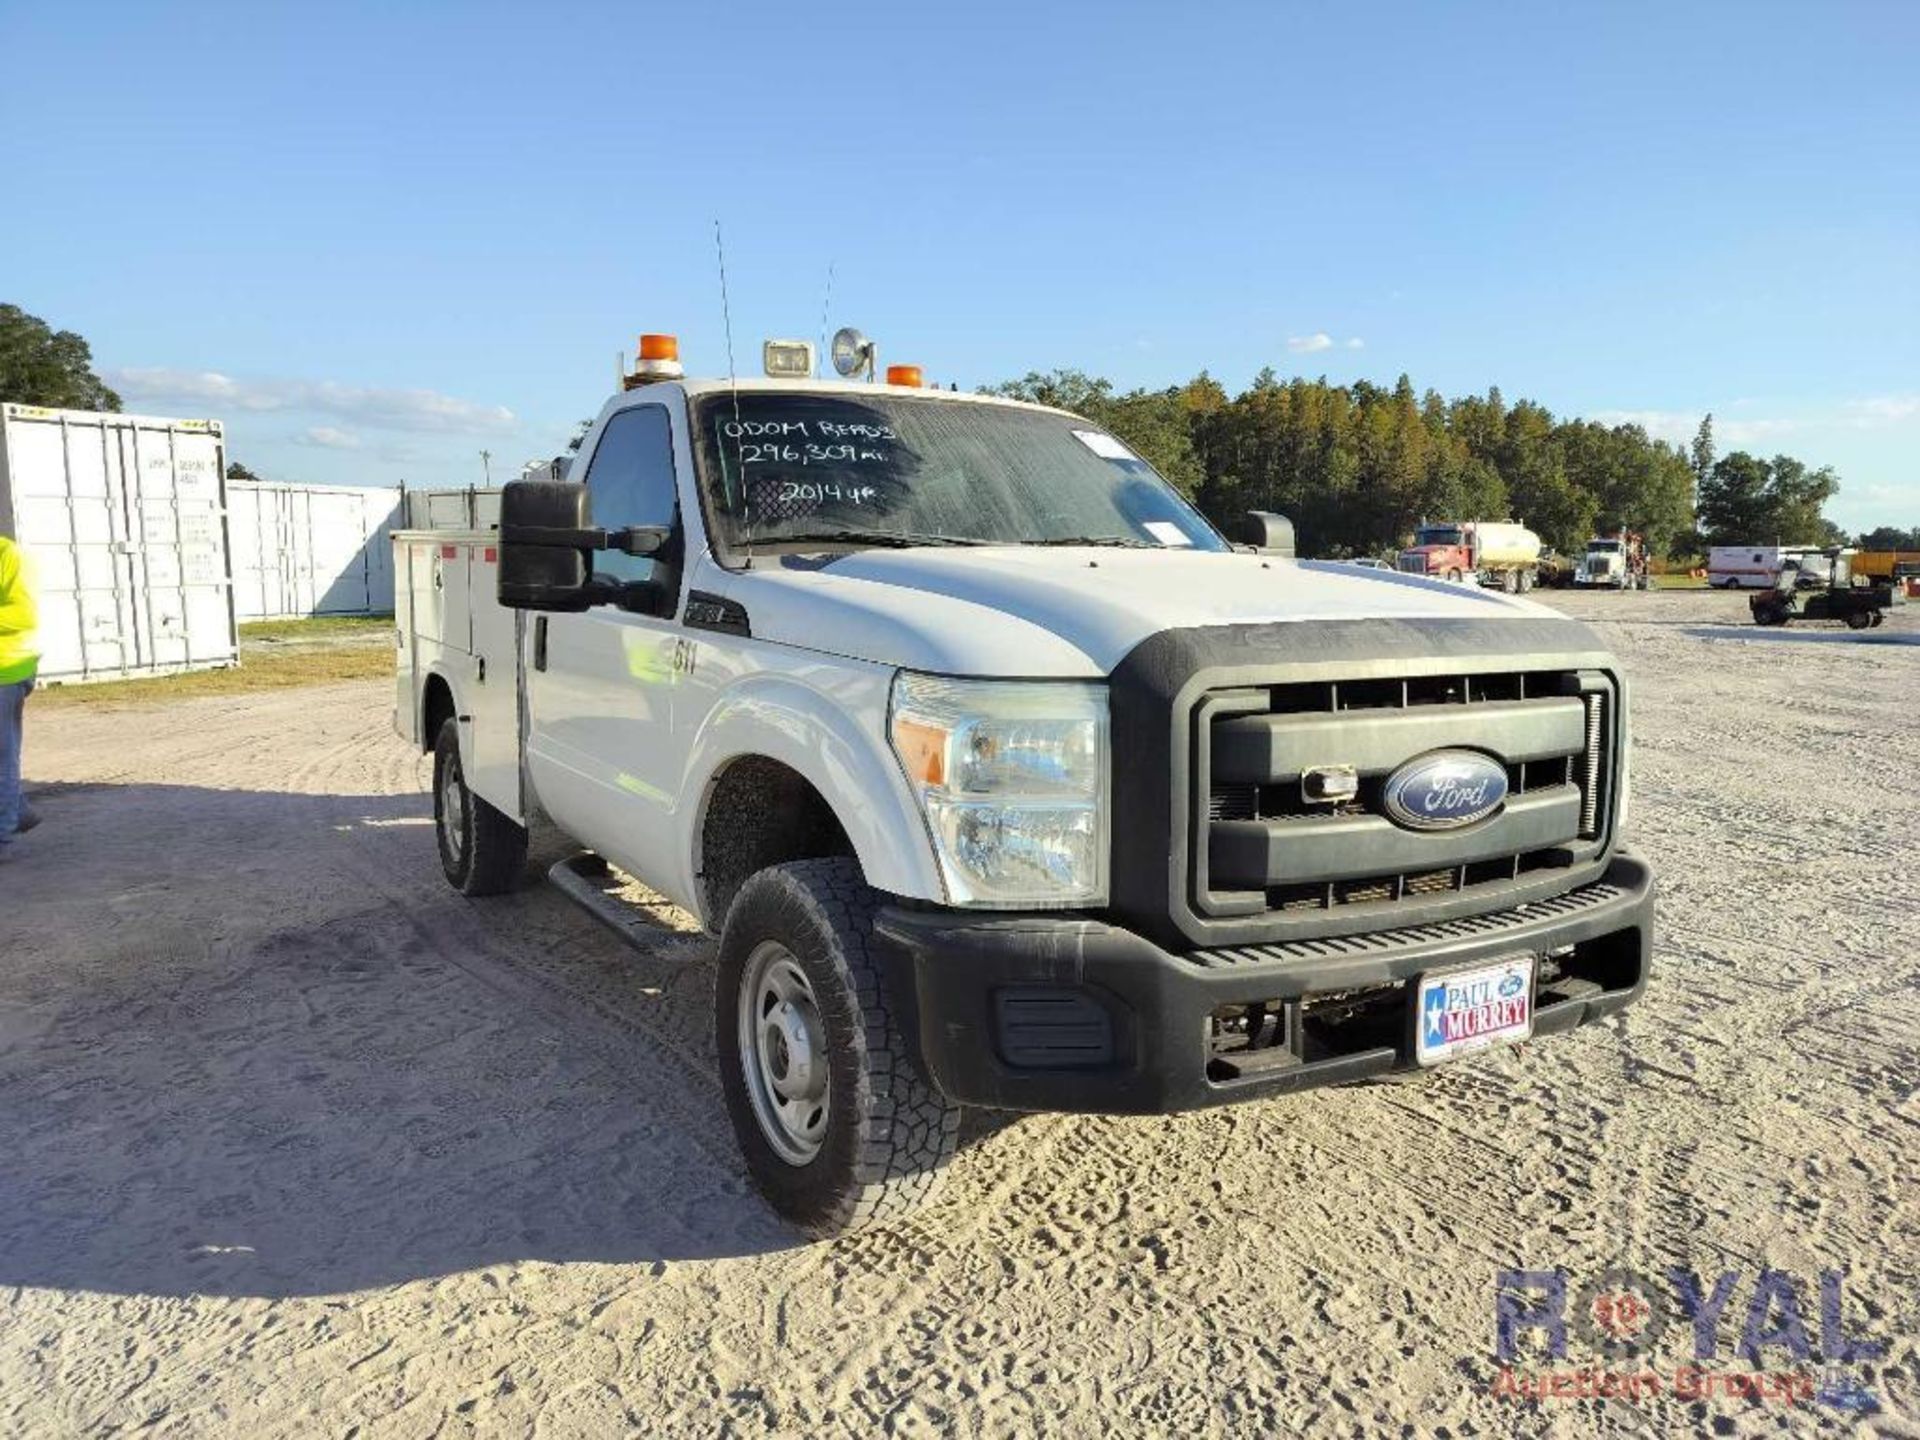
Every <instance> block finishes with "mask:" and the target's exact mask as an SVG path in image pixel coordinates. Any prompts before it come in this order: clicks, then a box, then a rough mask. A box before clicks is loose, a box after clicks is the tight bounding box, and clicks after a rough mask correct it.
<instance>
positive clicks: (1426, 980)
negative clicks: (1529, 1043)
mask: <svg viewBox="0 0 1920 1440" xmlns="http://www.w3.org/2000/svg"><path fill="white" fill-rule="evenodd" d="M1415 1004H1416V1005H1417V1007H1418V1008H1417V1009H1416V1011H1415V1012H1414V1017H1413V1024H1414V1046H1413V1058H1414V1059H1415V1060H1416V1061H1417V1062H1418V1063H1419V1064H1421V1065H1438V1064H1439V1063H1440V1062H1441V1061H1443V1060H1452V1059H1454V1058H1455V1057H1457V1056H1460V1055H1466V1054H1470V1053H1471V1052H1473V1051H1475V1050H1485V1049H1486V1048H1488V1047H1489V1046H1492V1045H1505V1044H1508V1043H1510V1042H1512V1041H1515V1040H1524V1039H1526V1038H1527V1037H1528V1036H1529V1035H1531V1034H1533V956H1531V955H1509V956H1506V957H1505V958H1504V959H1500V960H1493V961H1490V962H1488V963H1487V964H1485V965H1476V966H1474V967H1473V968H1472V969H1470V970H1449V971H1444V972H1442V973H1440V974H1436V975H1423V976H1421V977H1420V991H1419V996H1418V998H1417V1000H1416V1001H1415Z"/></svg>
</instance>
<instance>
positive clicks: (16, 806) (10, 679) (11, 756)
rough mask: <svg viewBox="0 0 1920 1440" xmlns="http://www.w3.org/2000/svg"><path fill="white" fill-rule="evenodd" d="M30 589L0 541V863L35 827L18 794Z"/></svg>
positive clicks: (28, 686) (15, 552)
mask: <svg viewBox="0 0 1920 1440" xmlns="http://www.w3.org/2000/svg"><path fill="white" fill-rule="evenodd" d="M31 585H32V576H31V574H30V570H29V567H28V565H27V557H26V556H25V554H23V553H22V551H21V549H20V547H19V546H18V545H16V544H14V542H13V541H12V540H10V539H8V538H7V537H6V536H5V535H0V860H4V859H6V858H7V854H8V852H9V851H10V850H11V849H12V848H13V847H12V845H11V844H10V843H9V842H11V841H12V839H13V837H14V836H15V835H18V834H19V833H20V832H22V831H24V830H31V829H32V828H33V827H34V826H35V825H38V824H39V823H40V817H39V816H37V815H35V814H34V813H33V811H31V810H29V809H28V808H27V802H26V797H25V796H24V795H23V794H22V793H21V790H20V738H21V726H22V725H23V723H24V722H25V718H26V709H27V696H28V695H30V694H32V693H33V677H34V676H35V675H36V674H38V673H39V669H40V652H39V651H38V650H37V649H36V648H35V646H34V634H33V632H34V630H35V629H36V628H37V626H38V619H37V617H36V613H35V609H34V603H33V590H32V588H31Z"/></svg>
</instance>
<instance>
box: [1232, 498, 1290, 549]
mask: <svg viewBox="0 0 1920 1440" xmlns="http://www.w3.org/2000/svg"><path fill="white" fill-rule="evenodd" d="M1235 529H1236V530H1237V531H1238V534H1236V535H1235V537H1234V538H1235V539H1236V540H1238V541H1239V542H1240V543H1241V544H1242V545H1251V546H1252V547H1253V548H1254V549H1256V550H1258V551H1259V552H1260V553H1261V554H1263V555H1282V556H1285V557H1286V558H1287V559H1289V560H1291V559H1292V558H1293V522H1292V521H1291V520H1289V519H1287V517H1286V516H1284V515H1279V514H1276V513H1274V512H1273V511H1271V510H1249V511H1247V513H1246V514H1245V515H1243V516H1241V517H1240V523H1239V525H1237V526H1236V527H1235Z"/></svg>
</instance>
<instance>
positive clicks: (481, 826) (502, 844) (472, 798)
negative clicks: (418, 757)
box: [433, 716, 527, 895]
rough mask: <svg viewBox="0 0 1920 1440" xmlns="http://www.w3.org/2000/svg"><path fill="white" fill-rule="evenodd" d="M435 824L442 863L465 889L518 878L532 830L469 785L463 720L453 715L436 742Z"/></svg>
mask: <svg viewBox="0 0 1920 1440" xmlns="http://www.w3.org/2000/svg"><path fill="white" fill-rule="evenodd" d="M433 830H434V835H435V837H436V838H437V839H438V841H439V846H440V868H441V870H442V871H444V872H445V873H446V877H447V883H448V884H449V885H451V886H453V888H454V889H456V890H458V891H459V892H460V893H461V894H462V895H498V894H501V893H502V892H503V891H507V890H511V889H513V887H514V886H515V885H516V884H518V883H519V880H520V874H521V871H522V870H524V869H525V868H526V863H527V832H526V831H525V830H524V829H523V828H521V827H520V826H518V825H516V824H514V822H513V821H511V820H509V819H508V818H507V817H506V816H505V815H502V814H501V813H500V812H499V811H498V810H496V809H494V808H493V806H491V805H489V804H488V803H487V802H486V801H484V800H482V799H481V798H480V797H479V796H478V795H476V794H474V793H473V791H471V790H469V789H468V788H467V777H466V771H465V770H464V769H463V768H462V766H461V764H460V722H459V721H458V720H456V719H453V718H452V717H451V716H449V717H448V718H447V720H446V721H445V722H444V723H442V724H441V726H440V736H439V738H438V739H437V740H436V741H435V742H434V746H433Z"/></svg>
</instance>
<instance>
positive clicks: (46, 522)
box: [7, 415, 134, 680]
mask: <svg viewBox="0 0 1920 1440" xmlns="http://www.w3.org/2000/svg"><path fill="white" fill-rule="evenodd" d="M104 438H105V432H104V431H102V430H101V429H100V428H99V427H98V426H97V425H70V424H69V423H68V422H67V421H66V420H65V419H62V418H55V417H53V416H51V415H48V416H47V417H46V418H38V417H36V418H32V419H28V418H25V417H22V416H19V415H15V416H12V417H10V418H9V420H8V422H7V450H8V458H7V470H8V475H9V478H10V481H11V488H12V491H13V514H14V535H15V538H16V539H17V540H19V542H20V543H21V545H22V546H24V547H25V548H26V549H28V550H30V551H31V552H32V554H33V558H34V566H35V570H36V572H37V573H38V575H39V577H40V597H39V598H40V606H39V609H40V634H39V643H40V647H41V657H40V674H41V676H42V677H43V678H45V679H48V680H55V679H59V680H69V679H71V680H77V679H82V678H86V677H88V676H93V675H103V674H104V675H116V674H121V673H124V672H125V671H126V670H127V669H129V668H130V667H131V666H132V665H133V663H134V657H133V653H132V644H133V628H132V618H131V615H130V614H129V613H128V612H127V608H126V593H125V592H126V578H125V575H124V573H123V569H124V561H123V559H122V558H121V556H120V555H119V554H118V553H117V550H116V544H117V542H118V541H119V540H120V538H121V522H120V516H121V514H122V511H121V507H120V503H119V491H118V488H117V486H116V485H114V484H113V482H112V480H111V479H110V469H109V464H108V460H109V456H108V453H107V452H105V451H104V450H103V449H102V441H103V439H104Z"/></svg>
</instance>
